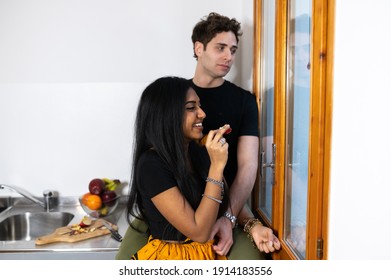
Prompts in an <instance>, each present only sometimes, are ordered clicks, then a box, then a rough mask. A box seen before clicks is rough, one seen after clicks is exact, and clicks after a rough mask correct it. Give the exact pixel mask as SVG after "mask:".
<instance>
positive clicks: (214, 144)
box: [205, 124, 231, 169]
mask: <svg viewBox="0 0 391 280" xmlns="http://www.w3.org/2000/svg"><path fill="white" fill-rule="evenodd" d="M230 129H231V128H230V126H229V125H228V124H226V125H224V126H223V127H220V128H219V129H216V130H211V131H209V133H208V136H207V137H206V142H205V147H206V149H207V151H208V154H209V158H210V162H211V166H216V167H219V168H222V169H224V167H225V165H226V163H227V160H228V146H229V145H228V143H227V142H226V140H225V138H224V134H225V133H226V132H227V131H229V130H230Z"/></svg>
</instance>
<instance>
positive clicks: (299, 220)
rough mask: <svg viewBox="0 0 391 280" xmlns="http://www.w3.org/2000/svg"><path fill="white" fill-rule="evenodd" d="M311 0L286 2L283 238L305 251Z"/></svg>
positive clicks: (299, 252)
mask: <svg viewBox="0 0 391 280" xmlns="http://www.w3.org/2000/svg"><path fill="white" fill-rule="evenodd" d="M310 15H311V1H310V0H301V1H289V18H288V29H287V32H288V46H287V63H288V65H287V66H288V67H287V88H286V94H287V120H286V123H287V131H286V133H287V139H286V142H287V146H286V149H287V153H286V155H287V158H286V161H285V162H286V171H287V173H286V177H285V178H286V182H285V219H284V229H285V230H284V239H285V240H286V241H287V243H288V244H289V245H290V246H291V248H292V250H293V251H294V252H295V253H296V254H297V255H298V257H299V258H302V259H304V258H305V254H306V225H307V190H308V140H309V114H310V42H311V40H310V26H311V25H310Z"/></svg>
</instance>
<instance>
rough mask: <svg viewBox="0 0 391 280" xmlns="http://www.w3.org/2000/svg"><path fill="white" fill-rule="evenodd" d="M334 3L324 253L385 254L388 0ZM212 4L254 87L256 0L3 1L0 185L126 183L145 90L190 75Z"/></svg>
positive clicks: (389, 207)
mask: <svg viewBox="0 0 391 280" xmlns="http://www.w3.org/2000/svg"><path fill="white" fill-rule="evenodd" d="M336 2H337V6H336V23H335V26H336V34H335V35H336V37H335V65H334V74H335V82H334V102H333V106H334V108H333V133H332V137H333V138H332V162H331V185H330V215H329V218H330V219H329V252H328V254H329V258H330V259H389V256H388V255H389V254H388V252H389V251H390V249H391V245H390V243H389V242H388V234H389V232H390V230H391V226H390V222H389V221H390V218H389V213H391V203H390V202H389V201H390V199H389V197H390V196H389V194H390V191H389V189H390V187H391V184H390V182H389V176H388V175H389V174H390V169H389V167H390V163H389V162H390V158H391V148H390V143H391V136H390V135H389V133H388V130H389V127H390V124H389V120H390V113H389V112H390V109H389V104H390V102H389V101H390V97H389V96H390V92H391V90H390V85H389V80H390V77H389V76H390V75H389V73H390V71H389V66H390V65H391V58H390V55H389V50H390V49H391V41H390V39H391V37H390V36H389V35H390V34H391V17H389V15H388V11H390V8H391V4H390V3H391V2H389V1H388V0H373V1H371V2H370V6H367V3H369V2H368V1H363V0H360V1H358V0H343V1H342V0H336ZM163 3H164V4H163ZM189 4H192V6H190V7H189ZM210 11H217V12H220V13H223V14H226V15H228V16H234V17H236V18H237V19H238V20H240V21H242V24H243V28H244V31H245V34H244V36H243V38H242V41H241V50H240V55H241V58H239V60H238V64H237V67H236V68H235V69H233V71H232V73H231V75H230V76H229V77H228V78H230V79H232V80H234V81H236V82H239V83H240V84H242V85H243V86H245V87H247V88H249V89H251V74H252V72H251V66H252V36H253V33H252V0H245V1H236V0H197V1H182V0H166V1H160V0H156V1H152V0H149V1H145V0H144V1H130V0H129V1H120V0H113V1H103V0H78V1H76V0H74V1H70V0H56V1H50V0H36V1H28V0H0V183H6V184H14V185H18V186H21V187H24V188H27V189H29V190H30V191H31V192H32V193H34V194H36V195H40V194H41V192H42V191H43V190H44V189H47V188H53V189H54V190H57V191H59V192H60V194H61V195H79V194H82V193H84V192H85V191H86V188H87V184H88V182H89V180H90V179H91V178H93V177H111V178H119V179H121V180H123V181H128V180H129V172H130V164H131V143H132V137H133V134H132V129H133V117H134V110H135V108H136V106H137V102H138V98H139V95H140V93H141V91H142V90H143V88H144V87H145V86H146V84H147V83H149V82H150V81H152V80H154V79H155V78H157V77H159V76H164V75H180V76H183V77H191V76H192V74H193V70H194V66H195V62H194V59H193V58H192V45H191V40H190V35H191V30H192V28H193V26H194V24H195V22H197V21H198V20H199V19H200V18H201V17H202V16H204V15H206V14H207V13H209V12H210ZM238 69H240V70H238ZM3 194H5V192H4V191H1V194H0V195H3Z"/></svg>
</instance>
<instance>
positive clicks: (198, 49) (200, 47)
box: [194, 41, 204, 56]
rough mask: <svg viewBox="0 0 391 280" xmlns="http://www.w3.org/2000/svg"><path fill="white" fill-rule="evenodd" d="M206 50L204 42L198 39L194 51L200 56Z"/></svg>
mask: <svg viewBox="0 0 391 280" xmlns="http://www.w3.org/2000/svg"><path fill="white" fill-rule="evenodd" d="M203 50H204V44H202V43H201V42H199V41H196V42H195V43H194V53H195V54H196V55H197V56H200V55H201V54H202V52H203Z"/></svg>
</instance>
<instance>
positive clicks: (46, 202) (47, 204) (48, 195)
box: [0, 184, 53, 212]
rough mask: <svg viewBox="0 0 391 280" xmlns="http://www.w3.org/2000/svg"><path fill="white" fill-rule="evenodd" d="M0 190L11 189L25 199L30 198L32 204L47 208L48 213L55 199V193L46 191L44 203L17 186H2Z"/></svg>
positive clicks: (0, 185)
mask: <svg viewBox="0 0 391 280" xmlns="http://www.w3.org/2000/svg"><path fill="white" fill-rule="evenodd" d="M0 189H9V190H12V191H15V192H17V193H19V194H21V195H23V196H24V197H25V198H28V199H29V200H31V201H32V202H34V203H36V204H38V205H40V206H42V207H43V208H45V209H46V212H49V211H50V208H51V204H52V203H51V201H52V197H53V192H52V191H50V190H46V191H44V192H43V197H44V201H43V202H42V201H40V200H39V199H37V198H35V197H34V196H33V195H32V194H31V193H29V192H28V191H27V190H24V189H22V188H19V187H16V186H9V185H4V184H0Z"/></svg>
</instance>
